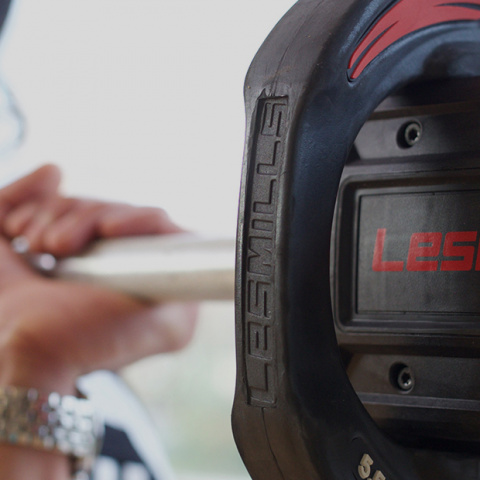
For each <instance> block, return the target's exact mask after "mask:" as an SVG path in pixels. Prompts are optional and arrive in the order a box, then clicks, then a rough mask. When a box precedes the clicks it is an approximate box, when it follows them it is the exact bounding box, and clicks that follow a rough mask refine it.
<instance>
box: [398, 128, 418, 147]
mask: <svg viewBox="0 0 480 480" xmlns="http://www.w3.org/2000/svg"><path fill="white" fill-rule="evenodd" d="M422 133H423V128H422V125H421V124H420V123H419V122H410V123H408V124H407V125H405V126H404V127H403V135H401V139H402V143H403V144H404V146H405V147H413V146H414V145H415V144H416V143H418V142H419V141H420V138H422Z"/></svg>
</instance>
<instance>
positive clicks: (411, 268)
mask: <svg viewBox="0 0 480 480" xmlns="http://www.w3.org/2000/svg"><path fill="white" fill-rule="evenodd" d="M357 214H358V225H359V227H358V243H357V248H358V251H357V256H356V257H357V269H356V301H355V304H356V309H355V310H356V313H357V314H360V315H362V314H374V315H375V314H383V313H384V314H407V315H408V314H412V313H425V314H429V315H431V314H434V315H435V314H437V315H442V314H446V315H451V314H458V315H462V314H466V315H472V314H473V315H479V314H480V257H479V255H478V245H479V240H480V191H472V190H470V191H448V192H425V193H423V192H415V193H392V194H389V193H382V194H372V195H369V194H368V192H365V194H361V195H360V197H359V204H358V211H357Z"/></svg>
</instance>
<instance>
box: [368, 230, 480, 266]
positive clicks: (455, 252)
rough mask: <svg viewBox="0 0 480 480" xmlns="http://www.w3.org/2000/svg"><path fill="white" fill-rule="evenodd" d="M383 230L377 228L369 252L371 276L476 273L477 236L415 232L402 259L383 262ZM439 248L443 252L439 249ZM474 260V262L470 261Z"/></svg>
mask: <svg viewBox="0 0 480 480" xmlns="http://www.w3.org/2000/svg"><path fill="white" fill-rule="evenodd" d="M386 236H387V229H386V228H379V229H378V230H377V236H376V240H375V246H374V250H373V262H372V270H373V271H374V272H403V271H408V272H431V271H442V272H467V271H470V270H475V271H480V255H477V258H476V260H475V253H476V251H477V249H478V246H477V239H478V232H476V231H466V232H448V233H446V234H445V235H443V233H440V232H418V233H413V234H412V236H411V237H410V243H409V246H408V254H407V256H406V258H405V259H399V258H395V259H385V258H384V248H385V240H386ZM442 247H443V248H442ZM474 260H475V261H474Z"/></svg>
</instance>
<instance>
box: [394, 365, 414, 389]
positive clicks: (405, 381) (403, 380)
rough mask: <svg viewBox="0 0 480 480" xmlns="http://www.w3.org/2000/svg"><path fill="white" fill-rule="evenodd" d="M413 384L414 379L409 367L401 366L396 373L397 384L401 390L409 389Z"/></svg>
mask: <svg viewBox="0 0 480 480" xmlns="http://www.w3.org/2000/svg"><path fill="white" fill-rule="evenodd" d="M414 385H415V379H414V377H413V373H412V370H411V369H410V367H403V368H402V369H401V370H400V371H399V372H398V375H397V386H398V388H399V389H400V390H402V391H403V392H408V391H410V390H411V389H412V388H413V386H414Z"/></svg>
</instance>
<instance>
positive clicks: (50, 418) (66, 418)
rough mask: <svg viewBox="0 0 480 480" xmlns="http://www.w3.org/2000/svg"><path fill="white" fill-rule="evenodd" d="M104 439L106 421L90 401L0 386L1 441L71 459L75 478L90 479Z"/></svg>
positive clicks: (29, 389)
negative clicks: (104, 422)
mask: <svg viewBox="0 0 480 480" xmlns="http://www.w3.org/2000/svg"><path fill="white" fill-rule="evenodd" d="M102 438H103V422H102V421H101V419H100V418H99V417H98V415H97V414H96V412H95V409H94V408H93V405H92V403H91V402H90V401H89V400H88V399H86V398H79V397H75V396H72V395H65V396H61V395H59V394H58V393H48V394H45V393H42V392H40V391H38V390H36V389H33V388H19V387H13V386H6V387H0V442H4V443H8V444H11V445H19V446H25V447H32V448H35V449H38V450H43V451H50V452H55V453H60V454H63V455H66V456H68V457H70V458H71V459H72V461H73V464H72V475H73V477H72V478H73V479H75V480H84V479H88V478H89V477H88V475H87V472H88V471H89V470H90V469H91V468H92V466H93V462H94V460H95V458H96V456H97V455H98V453H99V450H100V446H101V439H102Z"/></svg>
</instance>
